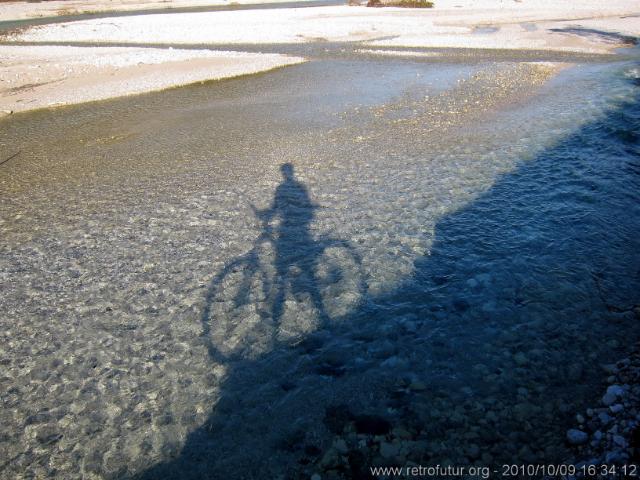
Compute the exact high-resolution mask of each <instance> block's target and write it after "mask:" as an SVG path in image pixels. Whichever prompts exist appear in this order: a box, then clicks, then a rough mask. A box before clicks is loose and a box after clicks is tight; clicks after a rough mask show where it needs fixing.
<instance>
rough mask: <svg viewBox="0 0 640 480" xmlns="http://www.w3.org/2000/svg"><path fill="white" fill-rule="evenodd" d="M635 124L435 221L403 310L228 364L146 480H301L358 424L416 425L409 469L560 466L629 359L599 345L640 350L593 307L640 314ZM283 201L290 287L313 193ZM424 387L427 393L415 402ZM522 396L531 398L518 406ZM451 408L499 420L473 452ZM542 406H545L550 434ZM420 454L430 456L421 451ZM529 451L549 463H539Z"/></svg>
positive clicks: (583, 141)
mask: <svg viewBox="0 0 640 480" xmlns="http://www.w3.org/2000/svg"><path fill="white" fill-rule="evenodd" d="M639 118H640V108H639V104H638V101H637V98H636V99H634V101H633V102H630V103H628V104H625V105H621V106H620V107H619V108H617V109H613V110H612V111H610V112H609V113H608V114H607V115H606V116H603V117H602V118H600V119H598V120H596V121H594V122H592V123H590V124H587V125H585V126H583V127H581V128H580V129H579V130H578V131H576V132H574V133H572V134H570V135H568V136H567V137H566V138H565V139H564V140H563V141H562V142H560V143H558V144H556V145H554V146H551V147H549V148H548V149H547V150H546V151H542V152H541V153H539V154H538V155H537V157H536V158H535V159H533V160H531V161H528V162H526V163H523V164H522V165H521V166H520V167H519V168H517V169H516V170H514V171H513V172H510V173H507V174H505V175H504V176H503V177H501V178H499V179H498V180H497V181H496V183H495V184H494V186H493V187H492V188H491V189H490V190H488V191H487V192H485V193H484V194H483V195H481V196H480V197H479V198H477V199H476V200H475V201H474V202H473V203H471V204H470V205H468V206H467V207H465V208H463V209H461V210H459V211H457V212H455V213H453V214H451V215H449V216H447V217H444V218H442V219H441V220H440V221H439V222H438V224H437V226H436V231H435V243H434V245H433V248H432V250H431V255H430V256H426V257H422V258H418V259H416V261H415V274H414V276H413V277H412V278H410V279H407V281H406V282H405V283H404V284H402V285H400V286H399V287H398V289H397V290H396V291H395V292H393V293H392V294H390V295H388V296H386V297H385V298H380V299H371V301H369V302H366V303H361V304H360V305H359V307H358V308H357V309H356V310H355V311H354V312H352V313H350V314H349V315H347V316H346V317H345V318H344V319H343V322H340V323H337V324H336V323H334V324H332V323H328V324H324V325H322V326H320V327H319V328H318V329H317V330H316V331H314V332H312V333H309V334H308V335H306V337H305V339H304V340H303V341H302V342H299V343H295V344H291V343H288V342H275V343H274V344H273V345H272V348H271V349H270V350H268V351H266V352H264V353H263V354H261V355H258V356H255V357H252V358H241V359H238V360H237V361H234V362H230V363H228V364H227V366H228V370H227V375H226V378H225V380H224V383H223V386H222V393H221V396H220V398H219V400H218V401H217V403H216V404H215V406H213V410H212V412H211V414H210V416H209V418H208V419H207V421H206V422H205V423H204V424H203V425H202V426H201V427H199V428H198V429H196V430H195V431H194V432H192V433H191V434H190V435H189V437H188V439H187V441H186V444H185V445H184V448H183V449H182V451H181V452H180V454H179V456H178V457H177V458H175V459H173V460H170V461H167V462H165V463H162V464H158V465H155V466H154V467H152V468H150V469H149V470H147V471H146V472H144V473H143V474H142V475H140V476H139V477H138V478H141V479H145V480H150V479H217V478H228V479H248V478H255V479H263V478H301V474H300V472H303V471H304V472H306V473H307V474H308V470H305V468H306V466H307V465H309V464H316V463H317V462H320V463H322V462H323V461H324V459H322V460H320V459H321V458H322V456H323V454H324V453H325V452H326V451H328V449H329V448H330V446H331V443H332V442H333V441H334V439H335V435H338V436H340V438H341V439H342V438H347V440H348V435H350V434H348V433H345V432H346V430H345V425H347V424H350V423H352V420H354V418H355V421H356V422H355V423H356V429H358V432H352V433H359V434H361V433H363V432H364V433H365V434H367V433H370V434H372V435H374V436H375V435H378V436H380V435H390V434H391V433H390V429H391V426H392V425H394V423H395V420H396V419H398V418H400V417H401V416H402V417H403V418H405V419H406V418H409V420H403V421H405V422H406V423H405V424H403V428H405V430H406V431H408V432H409V433H410V434H411V435H415V438H413V440H412V442H413V443H415V445H414V446H415V448H416V449H421V450H416V452H421V453H412V452H409V453H407V455H406V459H409V460H414V461H422V460H425V459H429V458H431V459H435V460H440V459H442V458H450V459H452V460H453V461H458V462H465V459H466V462H470V461H471V460H469V459H468V458H467V457H465V455H466V453H465V452H466V450H465V449H466V447H467V443H477V444H479V445H480V446H481V448H482V449H485V450H486V451H487V452H491V453H492V454H493V455H494V459H495V461H496V462H498V461H499V460H506V459H509V460H510V461H513V462H524V461H525V460H526V461H529V462H531V461H537V462H551V461H558V460H559V459H558V458H557V456H561V455H564V454H566V451H560V450H558V451H553V452H551V453H548V452H547V453H546V455H548V457H544V455H542V454H540V453H539V452H544V451H545V450H544V448H545V445H547V443H545V442H548V441H549V438H548V437H553V436H555V437H557V438H560V439H561V438H563V435H564V431H566V428H568V426H569V425H571V422H572V420H571V418H570V417H571V415H569V414H567V405H572V406H573V405H575V402H576V401H581V400H588V399H590V398H591V396H593V392H594V391H597V390H594V384H593V381H594V380H592V379H597V378H599V376H601V372H600V371H599V367H598V364H599V363H606V360H609V361H610V360H611V357H613V358H615V357H616V356H617V355H618V354H619V352H614V351H610V349H608V347H607V345H606V344H604V343H603V342H600V341H599V340H600V339H602V338H612V337H611V335H614V334H615V335H617V338H620V339H621V341H622V340H624V339H625V335H627V337H626V341H627V342H630V341H632V340H633V339H637V336H638V335H637V333H638V332H637V329H636V327H637V321H636V320H635V318H634V317H633V314H632V313H630V312H629V313H628V314H617V313H615V314H613V313H611V310H610V309H609V306H608V305H607V304H606V302H605V301H602V300H601V299H599V297H598V296H599V295H600V296H601V297H603V298H607V299H608V301H609V302H616V303H618V304H622V303H624V302H629V303H632V302H634V301H635V302H636V303H637V301H638V296H637V292H638V291H640V288H639V287H640V278H638V271H639V270H638V269H639V268H640V257H639V256H638V255H639V254H638V252H640V244H639V243H638V242H639V241H638V239H639V238H640V236H638V235H637V232H638V231H640V212H639V211H638V209H637V205H636V202H637V201H638V195H637V191H638V188H639V187H640V183H639V182H640V180H639V179H640V177H639V176H638V153H639V151H638V145H639V141H638V138H639V136H638V135H639V133H640V123H639V121H638V119H639ZM611 151H615V152H616V153H617V157H616V158H615V159H612V157H611V155H610V152H611ZM288 182H291V183H288ZM283 184H284V185H286V188H284V187H283V188H282V190H280V192H281V193H276V198H275V199H274V204H273V206H272V207H270V208H269V209H267V210H266V211H264V212H263V213H262V215H264V216H265V217H268V216H277V215H279V216H283V215H284V216H286V217H287V218H290V220H288V221H290V222H294V220H295V219H296V218H297V219H298V220H297V222H298V223H295V225H290V224H287V222H286V221H285V222H284V223H283V225H282V226H281V227H280V228H285V227H288V228H289V229H290V230H288V231H289V232H290V233H295V234H296V235H297V236H298V237H297V238H296V239H290V240H286V241H285V240H283V242H285V243H281V244H279V245H280V246H281V248H284V249H285V251H284V252H283V253H282V254H281V255H280V256H279V257H277V258H278V260H277V261H279V262H282V266H280V267H276V270H278V271H279V272H281V273H283V274H284V271H285V270H286V269H287V268H288V265H291V262H294V263H295V262H297V261H298V258H299V257H298V256H297V255H296V248H297V246H307V247H308V246H309V244H311V243H312V241H313V239H311V238H310V237H309V236H308V235H309V234H308V225H309V222H310V220H311V218H313V211H314V210H313V208H314V207H312V206H311V204H310V202H309V203H307V202H308V198H309V197H308V195H307V193H306V189H303V188H302V187H303V186H302V185H300V184H298V183H295V184H294V183H293V180H290V179H287V178H286V177H285V181H284V182H283ZM567 192H570V193H567ZM279 202H283V203H279ZM289 202H292V204H291V205H289ZM285 203H286V205H285ZM614 225H615V226H617V228H614ZM301 229H302V230H305V231H301ZM523 232H524V233H523ZM287 242H291V243H287ZM310 248H311V250H313V247H310ZM585 252H589V255H585ZM312 259H313V255H312ZM236 266H237V265H236ZM479 266H482V269H479ZM285 267H286V268H285ZM590 272H597V275H598V276H599V278H600V283H602V284H604V285H605V288H606V286H607V285H608V286H609V288H608V291H607V292H604V295H603V292H602V291H599V288H600V287H599V286H598V285H596V284H595V283H594V284H593V285H590V286H589V285H585V284H584V282H583V279H584V277H585V276H588V275H590ZM218 280H219V278H218ZM470 280H473V283H470ZM483 282H484V284H485V285H484V287H483ZM575 282H579V283H580V284H581V285H582V286H581V289H579V290H576V289H575V288H574V286H573V283H575ZM316 286H317V285H316ZM279 288H280V287H276V288H275V291H276V292H279V291H280V290H279ZM305 288H307V289H308V288H315V287H314V286H313V285H311V287H309V286H305ZM273 298H275V299H280V298H281V294H279V293H276V294H274V296H273ZM278 301H280V300H278ZM281 311H282V306H278V305H277V304H276V305H274V306H273V308H272V309H271V313H272V314H273V315H275V316H281V315H282V313H281ZM612 321H615V322H616V324H615V325H616V326H615V329H612V328H611V322H612ZM347 326H348V328H347ZM387 327H389V328H387ZM616 332H617V333H616ZM372 346H374V347H375V348H372ZM629 346H630V345H629ZM492 348H493V350H491V349H492ZM540 352H541V353H540ZM585 352H593V353H592V354H591V355H594V354H597V355H596V357H593V356H592V357H587V356H585ZM520 354H522V356H519V355H520ZM523 357H524V359H523ZM574 367H579V368H577V369H576V368H574ZM415 377H419V378H418V380H420V381H422V382H423V383H424V384H426V385H422V386H421V387H420V388H419V389H418V388H416V389H414V390H411V388H408V387H407V384H408V382H411V381H414V380H415ZM400 380H401V381H402V382H404V383H402V384H401V388H399V387H398V382H399V381H400ZM405 380H407V382H405ZM590 382H591V383H590ZM414 383H415V384H416V385H418V383H417V382H415V381H414ZM525 384H526V385H527V388H525V389H524V390H525V391H526V392H527V393H526V395H528V397H526V398H523V397H522V395H524V394H520V393H517V394H516V391H519V390H521V387H522V385H525ZM469 391H472V392H471V393H469ZM496 398H497V399H498V400H496ZM491 399H493V400H492V402H493V403H492V404H491V406H490V407H485V406H484V403H482V402H485V400H486V401H487V402H488V400H491ZM344 403H348V408H347V407H341V406H340V404H344ZM481 403H482V405H480V404H481ZM458 404H464V405H465V408H467V405H468V408H469V411H471V409H473V408H480V407H481V408H482V409H485V408H486V409H487V410H486V411H485V410H482V411H481V412H480V413H478V415H480V416H481V417H480V418H484V415H485V413H486V412H487V411H488V410H489V409H493V410H497V409H498V407H497V406H496V405H502V406H501V407H500V410H499V411H498V416H496V415H495V412H494V414H493V418H492V419H491V420H490V423H487V425H486V426H485V427H484V428H483V429H482V430H481V431H480V432H479V433H476V434H475V435H477V436H476V437H473V438H472V437H469V436H468V435H469V433H470V432H471V433H473V432H472V431H471V429H472V428H474V427H475V426H474V425H472V424H471V425H470V424H467V423H464V422H462V421H461V420H460V418H459V416H456V415H458V413H455V415H454V410H455V411H456V412H457V406H458ZM537 404H539V405H545V406H548V408H549V409H551V410H549V412H551V413H549V415H551V417H548V412H547V411H544V414H542V413H541V412H542V410H541V409H540V408H539V407H538V406H537ZM372 405H377V406H379V407H381V408H379V409H377V410H372V408H373V407H372ZM476 405H480V407H476ZM525 407H526V408H525ZM501 412H502V413H501ZM354 413H357V414H359V416H355V417H354ZM383 417H384V418H383ZM549 418H552V419H554V420H557V419H559V418H565V419H566V421H564V423H562V422H560V423H549V422H550V420H549ZM358 421H359V422H360V426H358ZM394 426H395V425H394ZM360 430H362V431H360ZM425 431H426V432H427V433H425V435H426V436H425V437H422V435H423V434H422V433H420V432H425ZM411 432H418V433H415V434H414V433H411ZM341 435H342V436H341ZM367 438H369V437H367ZM425 439H427V440H435V442H434V443H433V444H429V445H428V447H425V442H426V440H425ZM414 440H415V442H414ZM359 441H360V437H357V438H356V443H355V444H354V445H351V444H349V445H348V448H349V451H348V452H347V453H345V455H344V456H345V457H348V461H346V463H345V462H343V463H340V462H341V461H340V460H337V461H336V465H337V466H335V468H334V471H335V472H338V473H339V474H340V475H341V476H342V478H361V477H366V476H367V475H366V471H364V470H362V469H361V467H362V461H361V460H358V457H357V455H356V454H360V455H362V452H363V451H366V449H369V451H371V452H374V453H375V452H377V451H378V449H379V446H374V443H367V444H366V445H365V446H364V447H362V446H360V447H359V446H358V445H359V444H358V443H357V442H359ZM367 441H368V440H367ZM445 442H452V443H451V444H449V443H447V446H448V447H449V449H448V450H447V449H446V448H444V447H442V448H444V450H443V451H438V450H435V448H441V447H439V444H440V443H442V445H444V443H445ZM558 442H559V443H562V440H559V441H558ZM418 444H419V445H418ZM433 445H435V446H433ZM522 447H527V449H528V450H529V451H531V452H536V453H537V454H538V456H537V457H536V456H535V455H534V458H533V459H530V458H528V457H527V455H528V454H527V451H526V450H524V453H523V449H522ZM336 448H337V447H336ZM340 448H343V447H340ZM412 448H413V447H412ZM358 452H360V453H358ZM496 452H497V453H496ZM500 452H502V457H500V456H499V455H501V453H500ZM541 455H542V456H541ZM461 464H464V463H461ZM330 467H331V465H329V467H327V468H330ZM312 471H313V469H312ZM323 478H324V477H323Z"/></svg>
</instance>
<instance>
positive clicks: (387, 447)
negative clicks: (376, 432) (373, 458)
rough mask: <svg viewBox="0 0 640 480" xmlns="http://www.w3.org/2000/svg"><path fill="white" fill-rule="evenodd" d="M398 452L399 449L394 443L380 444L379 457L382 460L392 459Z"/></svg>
mask: <svg viewBox="0 0 640 480" xmlns="http://www.w3.org/2000/svg"><path fill="white" fill-rule="evenodd" d="M399 450H400V447H399V445H398V444H396V443H389V442H382V443H381V444H380V455H382V458H386V459H389V458H394V457H395V456H396V455H398V451H399Z"/></svg>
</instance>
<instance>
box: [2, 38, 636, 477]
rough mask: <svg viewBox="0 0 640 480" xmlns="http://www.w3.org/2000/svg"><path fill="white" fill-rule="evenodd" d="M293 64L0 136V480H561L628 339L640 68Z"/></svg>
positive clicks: (324, 58) (441, 60)
mask: <svg viewBox="0 0 640 480" xmlns="http://www.w3.org/2000/svg"><path fill="white" fill-rule="evenodd" d="M290 48H291V49H292V53H295V52H297V50H295V48H297V47H295V48H294V47H290ZM305 48H307V50H306V53H307V56H311V57H313V60H314V61H311V62H307V63H304V64H300V65H294V66H289V67H287V68H285V69H281V70H276V71H273V72H268V73H264V74H258V75H253V76H248V77H242V78H237V79H230V80H224V81H219V82H209V83H205V84H202V85H195V86H189V87H184V88H180V89H173V90H168V91H164V92H158V93H150V94H145V95H139V96H135V97H130V98H123V99H116V100H110V101H104V102H94V103H91V104H87V105H76V106H69V107H63V108H58V109H56V110H38V111H34V112H29V113H24V114H19V115H15V116H13V117H9V118H5V119H3V120H0V122H1V123H0V145H1V146H2V151H3V152H5V151H6V152H7V157H8V156H9V155H13V154H15V153H17V155H16V156H15V157H13V158H11V159H10V160H9V161H7V162H6V163H4V164H2V165H1V166H0V168H1V169H2V170H1V171H0V191H1V192H2V200H3V201H2V203H1V204H0V232H1V236H2V242H1V244H0V250H1V252H2V254H1V257H0V258H1V260H0V262H1V263H0V281H1V282H2V291H3V294H2V296H1V298H0V311H2V319H1V320H0V322H1V326H2V328H1V332H2V341H1V342H0V365H1V369H0V372H2V373H1V375H0V385H1V387H0V390H2V392H3V395H2V401H3V408H2V411H1V413H0V418H1V423H2V425H3V432H2V436H1V437H0V452H1V454H0V458H2V459H3V463H2V464H0V477H2V478H7V479H8V478H54V477H56V478H130V477H137V478H145V479H146V478H149V479H150V478H194V479H195V478H309V477H310V476H311V475H313V474H315V473H319V474H321V475H322V478H323V479H324V478H353V477H355V476H357V475H359V474H361V473H362V472H363V471H366V469H367V468H368V466H371V465H378V464H392V465H405V464H407V462H409V461H411V462H415V463H416V464H424V465H426V464H452V465H469V464H474V463H475V464H478V465H492V466H493V465H499V464H501V463H503V462H509V463H537V464H548V463H557V462H561V461H564V460H566V459H567V458H570V457H571V456H572V455H575V451H572V450H571V449H570V448H569V447H568V446H567V444H566V440H565V432H566V430H567V429H569V428H572V427H573V426H575V419H574V416H575V414H576V412H578V411H580V410H581V409H584V407H585V406H586V405H589V404H592V403H593V402H594V399H597V398H599V397H600V396H601V395H602V389H603V386H604V380H605V378H604V377H605V374H604V373H603V370H602V366H603V365H606V364H608V363H611V362H613V361H615V360H616V359H618V358H619V357H621V356H622V355H624V354H625V353H626V352H628V350H629V349H630V348H631V345H632V344H633V342H634V341H636V340H638V337H639V335H638V333H639V332H638V329H637V318H636V316H635V314H634V312H633V310H632V309H631V306H633V305H637V304H638V303H639V299H638V293H637V292H639V291H640V288H639V287H640V277H639V276H638V272H639V267H640V236H639V235H638V231H639V227H640V208H639V207H638V205H640V203H639V202H638V200H639V199H638V191H639V190H638V186H639V185H638V183H639V182H640V180H639V177H638V172H639V169H640V165H639V164H638V158H639V153H640V152H639V150H638V149H639V146H638V129H639V128H640V126H639V121H640V120H639V118H640V116H639V115H640V110H639V108H640V107H639V106H638V96H639V95H640V90H639V84H638V63H637V53H636V52H634V51H632V50H631V51H626V52H623V53H621V54H620V55H619V56H617V57H612V56H606V57H600V58H592V57H589V56H584V55H583V56H578V55H571V54H560V53H557V54H553V53H549V54H546V56H545V57H544V58H541V55H535V54H534V53H533V54H532V53H531V52H519V51H512V52H493V53H489V52H486V51H485V52H478V55H474V52H473V51H455V50H438V51H436V50H431V52H436V53H437V55H435V56H434V55H425V56H424V57H402V58H400V57H395V56H392V55H389V56H384V55H382V56H381V55H380V54H373V53H370V52H369V53H367V52H359V51H357V49H356V48H353V49H351V50H350V49H349V48H348V47H347V46H345V45H339V44H335V45H334V44H326V45H322V48H320V47H318V46H312V47H305ZM358 48H360V47H358ZM287 53H289V52H287ZM541 60H542V61H541ZM0 160H3V159H0Z"/></svg>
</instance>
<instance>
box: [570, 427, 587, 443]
mask: <svg viewBox="0 0 640 480" xmlns="http://www.w3.org/2000/svg"><path fill="white" fill-rule="evenodd" d="M587 440H589V435H587V434H586V433H585V432H583V431H582V430H577V429H575V428H572V429H571V430H569V431H568V432H567V441H568V442H569V444H571V445H583V444H585V443H587Z"/></svg>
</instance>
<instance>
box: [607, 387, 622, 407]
mask: <svg viewBox="0 0 640 480" xmlns="http://www.w3.org/2000/svg"><path fill="white" fill-rule="evenodd" d="M622 395H624V389H623V388H622V387H621V386H620V385H611V386H610V387H609V388H607V392H606V393H605V394H604V396H603V397H602V403H603V404H604V405H605V406H607V407H608V406H610V405H613V404H614V403H615V401H616V400H618V399H619V398H620V397H622Z"/></svg>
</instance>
